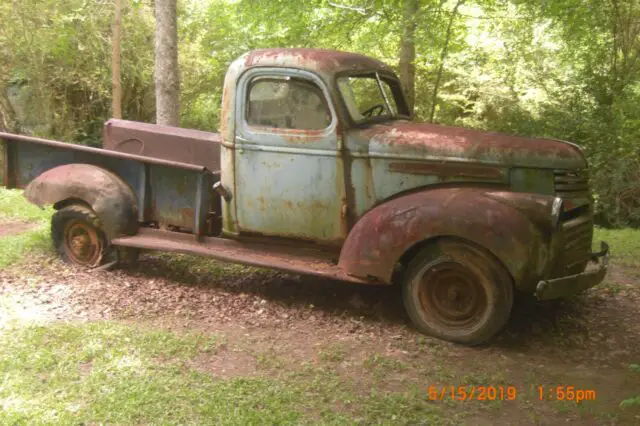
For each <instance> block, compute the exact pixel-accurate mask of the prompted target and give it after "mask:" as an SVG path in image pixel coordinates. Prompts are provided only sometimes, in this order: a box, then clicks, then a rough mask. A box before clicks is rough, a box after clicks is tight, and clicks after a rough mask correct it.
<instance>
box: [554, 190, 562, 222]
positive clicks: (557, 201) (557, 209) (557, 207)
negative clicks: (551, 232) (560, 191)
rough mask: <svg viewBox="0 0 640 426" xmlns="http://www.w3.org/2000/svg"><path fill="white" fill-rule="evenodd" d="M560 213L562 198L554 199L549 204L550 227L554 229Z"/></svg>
mask: <svg viewBox="0 0 640 426" xmlns="http://www.w3.org/2000/svg"><path fill="white" fill-rule="evenodd" d="M561 213H562V198H560V197H556V198H554V199H553V203H552V204H551V225H552V226H553V227H554V228H555V227H557V226H558V222H559V221H560V214H561Z"/></svg>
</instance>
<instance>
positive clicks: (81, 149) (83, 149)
mask: <svg viewBox="0 0 640 426" xmlns="http://www.w3.org/2000/svg"><path fill="white" fill-rule="evenodd" d="M0 139H6V140H9V141H17V142H21V143H20V144H19V146H24V145H28V144H38V145H40V146H42V145H44V146H48V147H51V148H58V149H60V150H63V151H65V152H74V153H82V154H94V155H96V156H98V157H101V158H117V159H121V160H131V161H138V162H140V163H145V164H156V165H160V166H169V167H175V168H179V169H186V170H197V171H201V170H203V169H204V168H205V167H204V166H199V165H195V164H187V163H183V162H180V161H169V160H163V159H160V158H152V157H143V156H140V155H133V154H127V153H124V152H117V151H110V150H105V149H100V148H92V147H89V146H84V145H75V144H71V143H67V142H60V141H55V140H50V139H42V138H36V137H33V136H24V135H16V134H12V133H3V132H0ZM23 142H24V143H23Z"/></svg>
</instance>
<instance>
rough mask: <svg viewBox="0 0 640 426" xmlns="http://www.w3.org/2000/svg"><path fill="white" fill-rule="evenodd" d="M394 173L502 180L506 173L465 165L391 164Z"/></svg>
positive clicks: (445, 163)
mask: <svg viewBox="0 0 640 426" xmlns="http://www.w3.org/2000/svg"><path fill="white" fill-rule="evenodd" d="M389 170H390V171H392V172H400V173H411V174H418V175H433V176H441V177H468V178H477V179H491V180H502V179H503V178H504V172H503V171H502V170H501V169H500V168H498V167H492V166H483V165H480V164H465V163H451V162H443V163H415V162H406V163H391V164H389Z"/></svg>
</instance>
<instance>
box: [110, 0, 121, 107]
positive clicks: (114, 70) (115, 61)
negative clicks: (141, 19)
mask: <svg viewBox="0 0 640 426" xmlns="http://www.w3.org/2000/svg"><path fill="white" fill-rule="evenodd" d="M120 6H121V4H120V0H115V11H114V15H113V33H112V35H111V114H112V116H113V117H114V118H122V86H121V83H120Z"/></svg>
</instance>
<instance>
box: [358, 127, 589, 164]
mask: <svg viewBox="0 0 640 426" xmlns="http://www.w3.org/2000/svg"><path fill="white" fill-rule="evenodd" d="M352 132H353V133H351V134H350V137H349V138H348V139H349V142H348V143H349V145H350V149H352V150H354V151H356V152H358V151H364V150H367V151H368V153H369V155H371V156H377V155H380V156H382V157H386V158H394V157H395V158H404V159H416V160H419V159H423V160H433V161H462V162H475V163H485V164H499V165H505V166H518V167H535V168H549V169H580V168H584V167H586V166H587V163H586V160H585V158H584V155H583V153H582V151H581V150H580V148H579V147H578V146H577V145H575V144H572V143H570V142H564V141H559V140H552V139H533V138H526V137H519V136H510V135H506V134H504V133H495V132H485V131H481V130H473V129H465V128H459V127H447V126H441V125H437V124H428V123H414V122H410V121H404V120H398V121H393V122H388V123H383V124H375V125H373V126H371V127H368V128H366V129H356V130H352ZM363 153H364V152H363Z"/></svg>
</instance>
